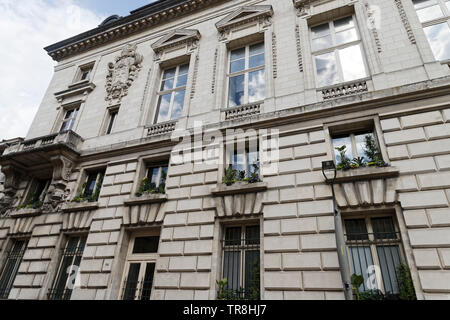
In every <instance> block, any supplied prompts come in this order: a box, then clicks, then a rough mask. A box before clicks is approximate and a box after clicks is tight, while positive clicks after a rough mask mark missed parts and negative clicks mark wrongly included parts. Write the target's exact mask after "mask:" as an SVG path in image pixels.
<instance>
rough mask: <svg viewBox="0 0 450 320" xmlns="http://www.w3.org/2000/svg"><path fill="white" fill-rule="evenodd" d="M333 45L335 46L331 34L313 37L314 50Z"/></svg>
mask: <svg viewBox="0 0 450 320" xmlns="http://www.w3.org/2000/svg"><path fill="white" fill-rule="evenodd" d="M331 46H333V41H332V39H331V36H329V35H328V36H325V37H320V38H317V39H313V41H312V47H313V51H317V50H322V49H326V48H330V47H331Z"/></svg>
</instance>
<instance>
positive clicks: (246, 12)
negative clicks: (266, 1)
mask: <svg viewBox="0 0 450 320" xmlns="http://www.w3.org/2000/svg"><path fill="white" fill-rule="evenodd" d="M272 15H273V8H272V6H245V7H241V8H239V9H238V10H236V11H234V12H232V13H230V14H229V15H227V16H226V17H225V18H223V19H222V20H220V21H219V22H218V23H216V28H217V30H219V32H222V31H224V30H227V29H231V28H233V27H236V26H239V25H242V24H246V23H249V22H252V21H255V20H259V19H264V18H268V17H272Z"/></svg>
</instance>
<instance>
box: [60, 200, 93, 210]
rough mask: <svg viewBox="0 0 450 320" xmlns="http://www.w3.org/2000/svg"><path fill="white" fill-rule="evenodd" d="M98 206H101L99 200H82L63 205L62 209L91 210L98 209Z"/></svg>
mask: <svg viewBox="0 0 450 320" xmlns="http://www.w3.org/2000/svg"><path fill="white" fill-rule="evenodd" d="M98 207H99V204H98V202H81V203H76V202H71V203H66V204H65V205H64V206H63V208H62V211H63V212H76V211H90V210H96V209H98Z"/></svg>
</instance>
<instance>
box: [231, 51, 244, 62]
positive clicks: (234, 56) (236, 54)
mask: <svg viewBox="0 0 450 320" xmlns="http://www.w3.org/2000/svg"><path fill="white" fill-rule="evenodd" d="M239 59H245V48H240V49H237V50H233V51H231V61H235V60H239Z"/></svg>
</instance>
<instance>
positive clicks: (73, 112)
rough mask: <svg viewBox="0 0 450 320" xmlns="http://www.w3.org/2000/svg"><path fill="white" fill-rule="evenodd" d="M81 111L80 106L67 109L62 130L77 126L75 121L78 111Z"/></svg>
mask: <svg viewBox="0 0 450 320" xmlns="http://www.w3.org/2000/svg"><path fill="white" fill-rule="evenodd" d="M79 111H80V107H77V108H72V109H69V110H67V111H66V113H65V115H64V119H63V121H62V125H61V129H60V130H59V131H60V132H66V131H70V130H72V129H73V127H74V126H75V122H76V120H77V116H78V113H79Z"/></svg>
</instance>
